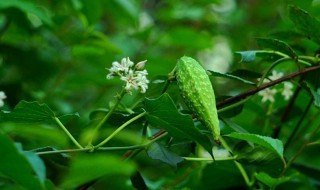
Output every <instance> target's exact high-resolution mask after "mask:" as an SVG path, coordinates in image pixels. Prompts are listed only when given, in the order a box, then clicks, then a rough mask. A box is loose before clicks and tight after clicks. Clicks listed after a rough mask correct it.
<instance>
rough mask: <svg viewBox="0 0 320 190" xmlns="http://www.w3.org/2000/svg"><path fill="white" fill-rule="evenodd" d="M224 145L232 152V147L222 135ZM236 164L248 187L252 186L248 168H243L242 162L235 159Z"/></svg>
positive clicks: (221, 140)
mask: <svg viewBox="0 0 320 190" xmlns="http://www.w3.org/2000/svg"><path fill="white" fill-rule="evenodd" d="M219 140H220V142H221V144H222V146H223V147H224V148H225V149H226V150H228V151H229V152H230V153H232V151H231V148H230V147H229V145H228V144H227V142H226V141H225V140H224V139H223V137H222V136H220V138H219ZM233 162H234V164H235V165H236V166H237V168H238V170H239V171H240V173H241V175H242V177H243V179H244V181H245V183H246V184H247V186H248V187H251V186H252V182H251V181H250V179H249V176H248V174H247V172H246V170H245V169H244V168H243V166H242V164H240V163H239V162H237V161H236V160H233Z"/></svg>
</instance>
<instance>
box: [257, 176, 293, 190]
mask: <svg viewBox="0 0 320 190" xmlns="http://www.w3.org/2000/svg"><path fill="white" fill-rule="evenodd" d="M297 175H298V173H295V174H292V175H290V176H287V177H279V178H274V177H271V176H270V175H269V174H267V173H265V172H259V173H256V174H255V177H256V178H257V179H258V180H259V181H261V182H262V183H264V184H265V185H267V186H268V187H270V188H271V189H274V188H275V187H277V186H278V185H280V184H282V183H285V182H287V181H290V180H292V178H294V177H296V176H297Z"/></svg>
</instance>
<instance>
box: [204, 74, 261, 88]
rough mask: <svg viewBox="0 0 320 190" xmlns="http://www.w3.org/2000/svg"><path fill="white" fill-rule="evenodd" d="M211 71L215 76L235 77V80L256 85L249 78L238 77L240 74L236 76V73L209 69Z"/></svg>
mask: <svg viewBox="0 0 320 190" xmlns="http://www.w3.org/2000/svg"><path fill="white" fill-rule="evenodd" d="M209 72H210V73H211V75H212V76H214V77H223V78H229V79H233V80H236V81H239V82H242V83H244V84H249V85H253V86H255V85H256V84H255V83H254V82H251V81H249V80H246V79H243V78H241V77H238V76H235V75H232V74H229V73H219V72H216V71H210V70H209Z"/></svg>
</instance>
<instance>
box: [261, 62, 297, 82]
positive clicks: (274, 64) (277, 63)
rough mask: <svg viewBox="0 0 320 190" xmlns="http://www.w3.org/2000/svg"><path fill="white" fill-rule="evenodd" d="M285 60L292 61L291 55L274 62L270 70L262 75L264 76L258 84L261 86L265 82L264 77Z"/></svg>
mask: <svg viewBox="0 0 320 190" xmlns="http://www.w3.org/2000/svg"><path fill="white" fill-rule="evenodd" d="M285 61H291V58H290V57H283V58H281V59H278V60H277V61H275V62H273V63H272V65H271V66H270V67H269V68H268V70H267V71H266V72H265V73H264V74H263V75H262V77H261V79H260V81H259V83H258V86H261V85H262V84H263V81H264V79H265V78H267V75H268V74H269V73H270V71H272V69H273V68H275V67H276V66H277V65H279V64H280V63H282V62H285Z"/></svg>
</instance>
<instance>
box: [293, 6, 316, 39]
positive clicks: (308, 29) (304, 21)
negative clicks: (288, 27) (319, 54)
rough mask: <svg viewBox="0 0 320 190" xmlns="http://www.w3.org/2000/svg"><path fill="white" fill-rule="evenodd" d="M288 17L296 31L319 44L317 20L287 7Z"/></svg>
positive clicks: (294, 8)
mask: <svg viewBox="0 0 320 190" xmlns="http://www.w3.org/2000/svg"><path fill="white" fill-rule="evenodd" d="M289 17H290V19H291V21H292V22H293V23H294V24H295V25H296V27H297V29H298V30H300V31H301V32H302V33H304V34H305V35H306V36H307V37H308V38H311V39H313V40H314V41H315V42H317V43H318V44H320V21H319V20H318V19H317V18H315V17H313V16H311V15H310V14H309V13H308V12H307V11H305V10H303V9H300V8H298V7H295V6H290V7H289Z"/></svg>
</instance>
